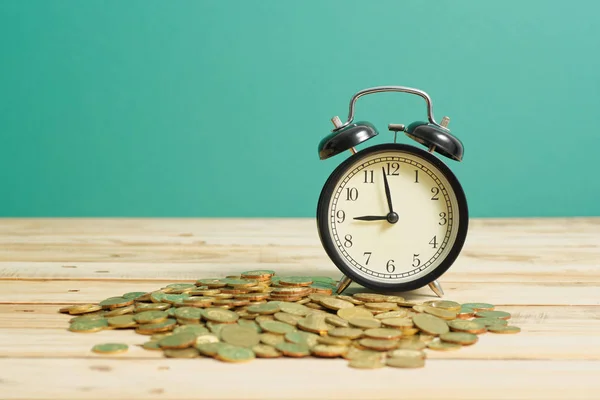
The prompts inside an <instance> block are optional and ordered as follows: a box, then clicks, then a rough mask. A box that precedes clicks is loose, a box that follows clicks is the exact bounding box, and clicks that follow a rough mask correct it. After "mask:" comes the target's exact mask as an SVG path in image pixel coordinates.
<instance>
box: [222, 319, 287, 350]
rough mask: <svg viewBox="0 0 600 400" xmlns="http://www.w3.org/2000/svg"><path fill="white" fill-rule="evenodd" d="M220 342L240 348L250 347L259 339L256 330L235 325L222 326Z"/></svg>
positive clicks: (258, 341)
mask: <svg viewBox="0 0 600 400" xmlns="http://www.w3.org/2000/svg"><path fill="white" fill-rule="evenodd" d="M288 326H289V325H288ZM221 340H222V341H224V342H225V343H229V344H231V345H234V346H240V347H252V346H256V345H257V344H259V343H260V337H259V335H258V333H257V332H256V330H254V329H252V328H248V327H243V326H239V325H237V324H231V325H228V326H224V327H223V329H221Z"/></svg>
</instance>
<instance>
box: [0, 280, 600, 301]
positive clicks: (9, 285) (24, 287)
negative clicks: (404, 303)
mask: <svg viewBox="0 0 600 400" xmlns="http://www.w3.org/2000/svg"><path fill="white" fill-rule="evenodd" d="M173 282H176V281H175V280H169V281H152V282H143V281H142V282H138V281H73V280H66V281H58V280H50V281H22V282H21V283H20V284H18V285H15V282H14V281H10V280H4V281H0V293H2V296H1V297H0V304H10V303H16V304H35V303H56V304H76V303H95V302H99V301H101V300H104V299H105V298H107V297H111V296H119V295H121V294H123V293H126V292H133V291H139V292H144V291H152V290H156V289H159V288H161V287H163V286H165V285H167V284H169V283H173ZM441 282H442V284H443V285H444V291H445V292H446V296H445V298H447V299H451V300H454V301H458V302H460V303H467V302H474V301H484V302H489V303H492V304H496V305H498V306H503V305H600V296H599V295H598V293H600V283H578V282H575V283H536V282H514V283H513V282H504V283H477V284H473V283H460V282H448V283H446V282H445V280H444V279H441ZM353 291H364V289H362V288H360V287H359V286H352V287H351V288H350V289H349V293H352V292H353ZM402 296H404V297H406V298H407V299H410V300H415V301H425V300H431V299H435V298H437V297H435V295H434V294H433V293H432V292H431V291H430V290H429V289H428V288H421V289H418V290H415V291H412V292H409V293H403V294H402Z"/></svg>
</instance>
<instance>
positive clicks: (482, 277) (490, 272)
mask: <svg viewBox="0 0 600 400" xmlns="http://www.w3.org/2000/svg"><path fill="white" fill-rule="evenodd" d="M599 259H600V255H599ZM264 268H268V269H274V270H276V271H277V272H278V274H302V275H315V276H316V275H325V276H332V277H336V279H337V278H338V277H339V275H340V272H339V270H338V269H337V268H336V267H335V265H333V264H332V263H331V262H330V261H328V260H323V261H322V262H319V263H316V264H315V263H312V262H311V260H310V259H303V260H301V259H300V257H298V261H297V262H296V263H290V262H287V263H286V262H280V263H266V262H265V263H259V262H244V261H242V262H239V261H236V262H230V263H215V262H185V263H181V262H169V263H152V262H108V261H107V262H31V261H29V262H0V280H9V279H10V280H39V279H69V280H116V279H119V280H138V281H141V280H148V281H152V280H166V279H174V280H191V279H197V278H199V277H200V276H224V275H233V274H239V273H240V272H243V271H247V270H252V269H264ZM444 281H446V282H473V283H478V282H564V283H569V282H570V283H573V282H586V283H594V282H595V283H598V282H600V269H599V268H598V266H597V265H596V264H592V263H589V264H585V263H577V262H575V261H571V262H564V263H556V264H545V265H538V264H535V265H533V264H525V265H524V264H523V263H522V262H519V261H489V260H480V259H478V258H475V257H472V256H465V255H461V256H460V258H459V260H458V261H457V262H456V263H455V264H454V265H453V266H452V268H450V269H449V270H448V272H446V273H445V274H444Z"/></svg>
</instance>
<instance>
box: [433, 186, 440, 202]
mask: <svg viewBox="0 0 600 400" xmlns="http://www.w3.org/2000/svg"><path fill="white" fill-rule="evenodd" d="M431 193H433V196H432V197H431V200H439V199H440V198H439V197H438V195H439V194H440V188H437V187H432V188H431Z"/></svg>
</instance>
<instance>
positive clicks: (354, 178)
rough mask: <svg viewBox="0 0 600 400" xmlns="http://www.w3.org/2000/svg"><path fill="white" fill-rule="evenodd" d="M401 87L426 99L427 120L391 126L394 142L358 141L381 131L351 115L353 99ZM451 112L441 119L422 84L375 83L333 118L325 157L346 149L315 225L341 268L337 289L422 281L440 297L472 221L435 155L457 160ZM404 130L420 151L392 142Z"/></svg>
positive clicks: (403, 286) (322, 149)
mask: <svg viewBox="0 0 600 400" xmlns="http://www.w3.org/2000/svg"><path fill="white" fill-rule="evenodd" d="M381 92H404V93H409V94H414V95H417V96H420V97H422V98H423V99H425V102H426V105H427V116H428V121H417V122H413V123H411V124H408V125H403V124H389V125H388V129H389V130H390V131H391V132H393V133H394V142H393V143H386V144H379V145H375V146H371V147H366V148H364V149H363V150H360V151H356V148H355V146H357V145H358V144H360V143H363V142H366V141H367V140H369V139H371V138H373V137H375V136H376V135H378V132H377V129H376V128H375V126H374V125H373V124H371V123H370V122H366V121H361V122H353V121H354V107H355V103H356V101H357V100H358V99H359V98H360V97H362V96H365V95H367V94H373V93H381ZM449 121H450V120H449V118H448V117H444V118H443V119H442V120H441V122H440V123H439V124H438V123H437V122H436V121H435V119H434V116H433V105H432V102H431V98H430V97H429V95H428V94H427V93H425V92H424V91H422V90H419V89H414V88H409V87H404V86H380V87H373V88H368V89H364V90H361V91H359V92H357V93H356V94H355V95H354V96H353V97H352V99H351V100H350V110H349V113H348V119H347V120H346V122H344V123H342V121H341V120H340V118H339V117H334V118H332V122H333V124H334V129H333V130H332V132H331V133H330V134H328V135H327V136H326V137H325V138H323V140H321V142H320V143H319V158H320V159H322V160H324V159H327V158H330V157H333V156H335V155H337V154H340V153H342V152H345V151H347V150H349V151H350V153H351V156H350V157H348V158H347V159H346V160H344V161H343V162H342V163H341V164H340V165H339V166H338V167H337V168H335V170H334V171H333V172H332V173H331V175H330V176H329V178H328V179H327V181H326V182H325V185H324V186H323V189H322V191H321V195H320V196H319V201H318V204H317V227H318V232H319V237H320V239H321V243H322V245H323V247H324V249H325V251H326V253H327V255H328V256H329V258H330V259H331V261H332V262H333V263H334V264H335V265H336V266H337V268H338V269H339V270H340V271H341V272H342V274H343V276H342V279H340V281H339V283H338V286H337V292H338V293H341V292H343V291H344V290H345V289H346V288H347V287H348V286H349V285H350V283H351V282H352V281H354V282H356V283H359V284H360V285H362V286H364V287H367V288H370V289H373V290H378V291H386V292H404V291H410V290H414V289H417V288H420V287H423V286H425V285H429V287H430V288H431V289H432V290H433V292H434V293H435V294H436V295H438V296H439V297H442V296H443V294H444V292H443V289H442V287H441V285H440V284H439V282H438V281H437V279H438V278H439V277H440V276H441V275H442V274H443V273H444V272H446V271H447V270H448V268H450V266H451V265H452V264H453V263H454V261H455V260H456V258H457V257H458V255H459V253H460V251H461V249H462V247H463V244H464V242H465V238H466V235H467V230H468V225H469V211H468V207H467V200H466V198H465V194H464V191H463V189H462V187H461V185H460V183H459V181H458V179H457V178H456V176H455V175H454V174H453V173H452V171H451V170H450V168H448V167H447V166H446V164H444V162H443V161H442V160H441V159H440V158H438V156H437V155H441V156H444V159H450V160H455V161H462V158H463V153H464V148H463V145H462V143H461V141H460V140H459V139H458V138H456V137H455V136H454V135H452V134H451V133H450V130H449V129H448V123H449ZM398 132H404V133H405V134H406V136H408V137H409V138H411V139H413V140H414V141H416V142H417V143H419V144H420V145H422V146H424V147H425V149H422V148H420V147H416V146H411V145H407V144H400V143H397V140H396V139H397V133H398Z"/></svg>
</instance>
